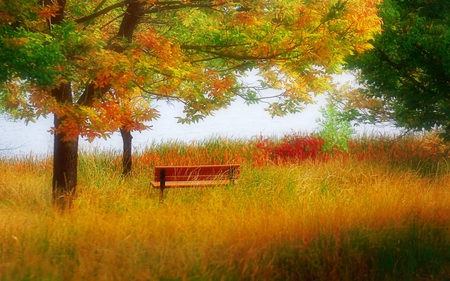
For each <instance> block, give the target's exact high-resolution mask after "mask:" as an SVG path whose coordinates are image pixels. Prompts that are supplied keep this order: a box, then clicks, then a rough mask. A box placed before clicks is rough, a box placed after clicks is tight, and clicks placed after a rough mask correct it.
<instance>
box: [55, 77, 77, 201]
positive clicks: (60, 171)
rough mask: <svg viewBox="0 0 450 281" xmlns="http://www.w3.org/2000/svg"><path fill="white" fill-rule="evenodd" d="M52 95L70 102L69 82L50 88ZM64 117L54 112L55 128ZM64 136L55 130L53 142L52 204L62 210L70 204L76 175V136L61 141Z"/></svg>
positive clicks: (74, 192)
mask: <svg viewBox="0 0 450 281" xmlns="http://www.w3.org/2000/svg"><path fill="white" fill-rule="evenodd" d="M52 95H53V97H55V98H56V99H57V101H58V102H60V103H65V102H66V103H72V92H71V85H70V83H62V84H61V85H60V86H59V88H55V89H53V90H52ZM64 118H65V117H64V116H58V115H56V114H55V117H54V125H55V128H56V130H58V129H59V127H60V125H61V122H62V121H63V120H64ZM64 137H65V135H64V134H63V133H59V132H56V133H55V137H54V144H53V181H52V194H53V204H54V205H55V206H56V207H58V208H60V209H62V210H64V209H67V208H70V207H71V206H72V201H73V198H74V196H75V194H76V186H77V176H78V175H77V174H78V167H77V165H78V136H77V137H76V138H75V139H72V140H69V141H63V139H64Z"/></svg>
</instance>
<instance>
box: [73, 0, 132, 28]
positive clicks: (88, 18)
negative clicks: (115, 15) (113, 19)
mask: <svg viewBox="0 0 450 281" xmlns="http://www.w3.org/2000/svg"><path fill="white" fill-rule="evenodd" d="M130 2H131V1H130V0H126V1H123V2H119V3H116V4H113V5H111V6H108V7H106V8H104V9H102V10H100V11H98V12H95V13H93V14H90V15H89V16H85V17H83V18H79V19H77V20H75V22H76V23H85V22H88V21H90V20H93V19H95V18H98V17H100V16H102V15H104V14H107V13H109V12H110V11H112V10H114V9H117V8H121V7H124V6H125V5H127V4H129V3H130Z"/></svg>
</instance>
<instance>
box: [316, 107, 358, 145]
mask: <svg viewBox="0 0 450 281" xmlns="http://www.w3.org/2000/svg"><path fill="white" fill-rule="evenodd" d="M319 111H320V113H322V118H318V119H317V120H316V122H317V124H318V125H319V132H318V133H317V135H318V136H320V137H322V138H323V139H324V140H325V144H324V146H323V149H324V150H326V151H333V150H344V151H349V150H350V146H349V141H350V139H351V137H352V135H353V134H354V133H355V130H354V129H353V126H352V124H351V123H350V121H349V120H347V119H346V118H344V116H343V115H342V114H341V113H340V112H339V111H338V109H337V108H336V107H335V106H334V105H333V104H332V103H328V104H327V105H326V107H325V108H323V107H321V108H320V110H319Z"/></svg>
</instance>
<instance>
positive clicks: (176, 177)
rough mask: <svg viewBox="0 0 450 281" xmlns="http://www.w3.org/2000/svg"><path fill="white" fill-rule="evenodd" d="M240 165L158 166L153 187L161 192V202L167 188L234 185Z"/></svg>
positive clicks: (152, 183) (152, 182)
mask: <svg viewBox="0 0 450 281" xmlns="http://www.w3.org/2000/svg"><path fill="white" fill-rule="evenodd" d="M239 173H240V165H239V164H228V165H198V166H156V167H155V174H154V179H153V181H151V182H150V184H151V186H152V187H154V188H158V189H159V190H160V201H162V200H163V197H164V189H166V188H186V187H214V186H226V185H230V184H234V183H235V182H236V179H237V177H238V176H239Z"/></svg>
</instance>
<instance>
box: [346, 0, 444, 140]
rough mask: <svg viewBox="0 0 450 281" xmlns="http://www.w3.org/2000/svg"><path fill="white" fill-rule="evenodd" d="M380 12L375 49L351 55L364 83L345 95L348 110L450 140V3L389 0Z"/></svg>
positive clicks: (350, 59) (370, 119)
mask: <svg viewBox="0 0 450 281" xmlns="http://www.w3.org/2000/svg"><path fill="white" fill-rule="evenodd" d="M379 16H380V17H381V18H382V19H383V25H382V30H383V32H382V33H381V34H379V35H376V36H375V39H374V42H373V46H374V49H372V50H370V51H368V52H365V53H363V54H359V53H355V55H353V56H351V57H350V58H349V59H348V61H349V64H348V65H347V67H348V68H349V69H353V70H355V71H356V73H357V77H358V81H359V83H360V84H361V87H360V89H359V91H358V92H355V91H354V92H351V93H350V94H349V93H347V96H345V99H346V100H347V102H348V103H349V104H348V105H349V106H347V108H346V109H347V111H348V112H352V113H353V117H358V118H359V117H366V120H369V121H372V122H375V121H386V120H394V122H395V124H396V125H397V126H400V127H406V128H408V129H413V130H422V129H425V130H430V129H433V128H436V127H439V128H442V129H444V130H445V133H444V134H443V135H442V136H443V137H446V138H447V139H450V138H449V137H450V118H449V116H450V2H449V1H441V0H411V1H404V0H385V1H384V2H383V3H382V4H381V6H380V9H379ZM356 109H360V110H359V111H357V110H356Z"/></svg>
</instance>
